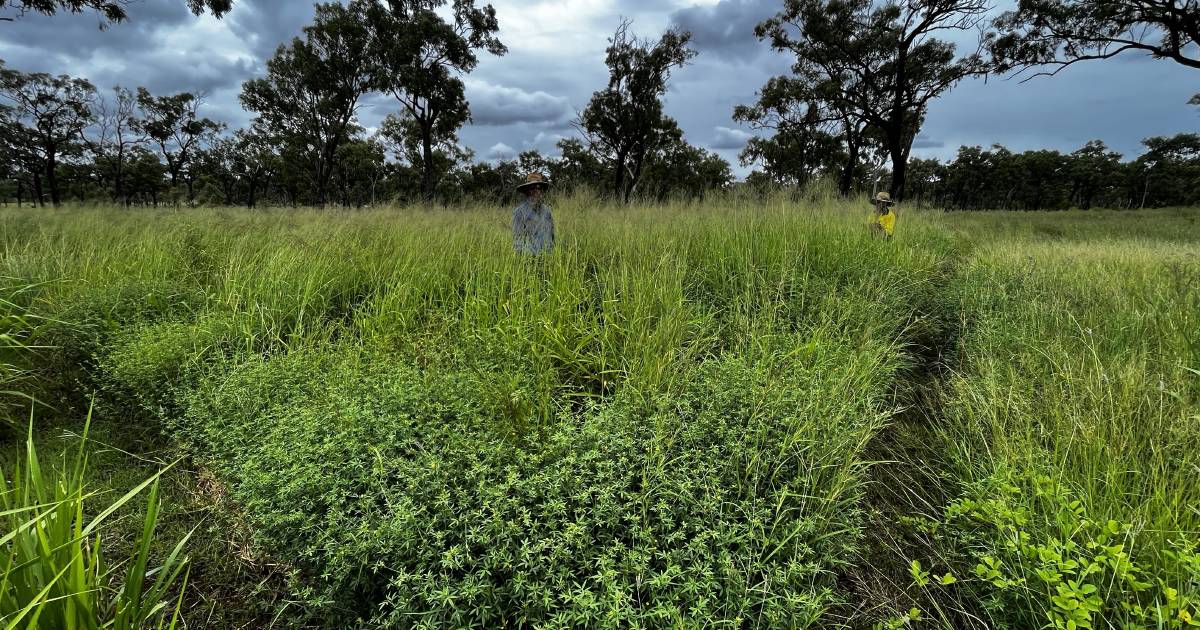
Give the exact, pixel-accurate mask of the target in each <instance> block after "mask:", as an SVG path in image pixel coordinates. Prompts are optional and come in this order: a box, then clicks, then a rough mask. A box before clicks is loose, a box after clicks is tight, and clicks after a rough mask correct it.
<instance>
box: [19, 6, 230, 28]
mask: <svg viewBox="0 0 1200 630" xmlns="http://www.w3.org/2000/svg"><path fill="white" fill-rule="evenodd" d="M129 3H130V2H129V0H0V9H7V10H9V11H11V12H13V13H14V14H15V16H16V17H5V16H0V22H12V21H15V20H16V19H17V18H20V17H23V16H25V15H28V14H30V13H41V14H43V15H56V14H58V13H59V12H63V13H82V12H84V11H95V12H96V13H97V14H98V15H99V16H100V18H101V20H103V22H102V24H104V23H108V22H121V21H123V20H125V18H126V17H128V15H127V13H126V11H125V7H127V6H128V5H129ZM187 7H188V9H190V10H191V12H192V13H194V14H196V15H200V14H202V13H205V12H209V13H212V14H213V15H214V16H216V17H218V18H220V17H222V16H224V15H225V14H226V13H229V11H230V10H232V9H233V0H187Z"/></svg>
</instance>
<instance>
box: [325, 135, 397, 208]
mask: <svg viewBox="0 0 1200 630" xmlns="http://www.w3.org/2000/svg"><path fill="white" fill-rule="evenodd" d="M338 153H339V155H338V160H337V169H336V171H335V173H334V184H335V186H336V189H337V192H338V196H339V197H340V201H341V204H342V207H344V208H349V207H351V206H353V207H356V208H361V207H363V206H365V205H374V204H375V194H376V191H377V189H378V185H379V180H380V178H382V177H383V175H384V171H385V166H386V163H385V162H386V154H385V151H384V148H383V144H382V143H381V142H380V141H379V140H378V139H377V138H366V139H362V138H355V139H352V140H350V141H349V142H346V143H345V144H343V145H342V146H341V147H339V148H338Z"/></svg>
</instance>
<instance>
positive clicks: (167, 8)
mask: <svg viewBox="0 0 1200 630" xmlns="http://www.w3.org/2000/svg"><path fill="white" fill-rule="evenodd" d="M128 14H129V19H127V20H126V21H124V22H121V23H119V24H112V25H109V26H108V27H106V28H101V26H102V23H101V21H100V19H99V17H98V16H97V15H96V14H95V13H90V12H84V13H64V14H61V15H56V16H53V17H51V16H46V15H41V14H29V15H26V16H25V17H23V18H20V19H19V20H17V21H16V22H11V23H3V22H0V46H3V47H5V48H9V47H16V48H28V49H31V50H34V51H36V52H37V53H38V55H40V56H41V57H42V58H43V59H44V62H45V63H47V64H48V63H50V62H51V61H52V60H53V59H59V60H69V59H81V58H82V59H86V58H88V57H91V56H92V55H94V54H97V53H105V52H108V53H114V54H118V53H119V54H136V53H137V52H138V51H139V50H142V49H144V48H146V46H147V43H148V42H149V41H150V40H152V39H153V37H154V34H155V32H156V31H157V30H158V29H160V28H163V27H170V26H175V25H179V24H181V23H183V22H184V21H186V20H189V19H194V18H193V16H192V14H191V13H190V12H188V10H187V7H186V5H184V3H183V2H179V1H177V0H145V1H144V2H138V3H135V4H131V5H129V7H128ZM47 57H48V58H47Z"/></svg>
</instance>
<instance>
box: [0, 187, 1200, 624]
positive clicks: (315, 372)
mask: <svg viewBox="0 0 1200 630" xmlns="http://www.w3.org/2000/svg"><path fill="white" fill-rule="evenodd" d="M505 215H506V211H504V210H502V209H491V208H469V209H458V210H436V211H428V210H421V209H395V210H386V211H384V210H380V211H371V212H366V213H340V212H327V213H321V212H315V211H288V210H276V211H267V212H260V213H250V212H245V211H236V210H218V209H213V210H192V211H181V212H167V211H122V210H115V209H68V210H62V211H47V210H39V211H32V210H26V211H14V210H9V211H5V212H3V213H0V246H2V247H3V251H2V252H0V255H2V258H0V277H3V279H4V284H5V285H6V286H7V287H9V289H7V290H6V295H5V296H0V297H4V298H6V301H4V302H0V305H2V308H4V309H6V310H7V311H8V313H5V315H6V316H8V317H18V316H19V317H22V318H27V317H29V316H33V317H36V318H37V319H36V324H35V325H34V326H32V330H33V332H32V336H31V337H30V338H29V341H30V344H31V345H36V346H44V348H43V349H40V350H37V351H36V354H35V355H33V358H32V360H28V366H27V368H28V370H29V374H27V375H24V379H23V383H24V386H25V387H27V388H28V389H29V391H31V392H33V393H34V394H35V395H36V396H37V397H38V398H39V399H40V400H42V401H43V402H44V403H46V405H45V406H41V407H39V408H37V409H35V410H34V423H35V441H36V442H37V443H38V444H39V445H41V450H42V451H43V452H51V451H62V450H64V449H65V448H70V446H71V445H72V444H74V443H75V441H74V438H72V437H71V436H72V435H73V432H78V431H79V425H80V424H82V419H83V417H84V414H85V412H86V409H87V406H88V405H89V404H90V403H91V401H93V400H94V402H95V412H94V414H93V421H92V429H91V430H92V439H91V446H90V448H91V449H93V450H95V451H96V453H95V454H94V455H93V458H92V463H93V465H92V468H91V471H92V472H91V476H92V477H93V478H91V479H89V480H88V483H89V484H91V486H92V487H94V488H97V489H101V490H104V489H112V490H114V491H117V494H118V496H119V495H120V493H123V491H124V489H128V488H129V487H132V486H133V485H136V484H137V483H138V482H139V481H140V480H142V479H145V478H146V477H147V476H148V475H149V474H153V472H154V471H155V470H157V469H158V468H160V467H161V466H162V465H164V464H165V463H168V462H172V461H175V460H176V459H177V458H180V457H182V458H183V460H182V461H181V462H180V463H179V464H177V465H176V467H175V468H173V469H172V471H171V472H169V473H168V474H167V475H165V476H164V478H163V479H164V481H163V484H162V491H161V494H160V496H161V497H162V498H163V508H162V511H161V516H160V526H159V529H160V534H159V536H158V537H157V540H158V541H159V542H158V543H156V544H157V545H159V547H161V549H159V553H158V555H160V556H161V555H165V554H166V553H167V552H169V550H170V549H171V548H172V546H173V544H174V543H175V541H177V540H178V539H180V538H182V537H183V536H184V535H186V534H187V533H188V532H190V531H191V530H192V528H193V527H196V526H197V524H199V528H198V529H197V531H196V533H195V534H193V536H192V538H191V539H190V540H189V552H190V554H191V556H192V566H191V578H190V581H189V582H188V586H187V589H186V591H185V593H184V596H185V597H184V607H185V609H186V611H185V612H186V614H185V618H186V620H187V624H188V627H228V628H236V627H267V626H270V625H274V626H275V627H328V628H346V627H366V628H391V627H396V628H407V627H444V626H454V627H462V626H488V627H493V626H537V627H579V626H600V627H663V626H671V627H696V626H703V627H809V626H816V627H835V626H845V625H848V626H851V627H871V626H872V625H874V624H879V625H880V626H882V627H905V626H912V625H920V626H922V627H955V628H961V627H981V628H982V627H997V628H1030V627H1043V626H1050V627H1062V628H1075V627H1080V628H1088V627H1096V628H1101V627H1110V626H1111V627H1146V628H1184V627H1188V624H1195V623H1200V622H1194V621H1192V620H1191V615H1197V616H1200V610H1198V609H1197V608H1198V607H1200V549H1198V548H1197V546H1198V545H1200V509H1198V508H1197V505H1200V372H1198V370H1200V211H1197V210H1193V209H1178V210H1162V211H1146V212H1138V213H1132V212H1128V213H1118V212H1106V211H1092V212H1068V213H1054V214H1018V213H971V214H950V215H947V214H942V213H938V212H912V213H904V214H902V216H901V220H900V223H899V227H898V233H897V237H896V238H895V240H893V241H890V242H885V241H881V240H876V239H873V238H872V237H871V235H870V234H869V233H868V231H867V230H866V228H865V221H866V215H867V211H865V210H863V209H862V208H860V207H859V206H856V205H851V204H847V203H844V202H840V201H832V200H826V199H804V200H789V199H782V198H780V199H772V200H768V201H766V202H761V201H750V200H725V201H710V202H708V203H707V204H704V205H690V206H689V205H668V206H656V207H630V208H618V207H608V206H600V205H597V204H595V203H593V202H591V201H589V200H586V199H560V200H558V201H557V202H556V208H555V218H556V223H557V225H558V230H559V236H560V247H559V248H558V250H557V251H556V252H555V253H554V254H553V255H551V256H547V257H544V258H539V259H524V258H520V257H517V256H515V255H514V254H512V253H511V240H510V237H509V234H508V232H507V227H506V225H507V220H506V217H505ZM22 321H24V320H22ZM12 402H13V404H12V407H13V409H14V411H13V413H12V414H11V415H12V417H13V418H14V419H16V421H17V426H16V427H14V428H13V429H12V430H11V431H10V432H9V435H10V436H11V437H8V438H3V439H5V440H7V441H6V442H5V443H0V466H3V467H5V468H7V467H8V465H9V464H8V462H11V461H16V460H18V459H19V458H20V457H21V456H22V453H23V450H22V446H23V441H22V440H21V439H19V438H20V437H21V436H22V435H23V426H24V425H23V422H24V421H25V420H27V418H28V413H29V409H28V405H27V404H25V405H22V404H21V403H20V401H12ZM64 436H65V437H64ZM143 505H144V504H143ZM124 522H126V523H129V524H131V528H132V529H136V528H137V527H140V523H141V520H140V517H139V516H138V513H136V512H133V511H131V513H130V514H129V515H128V516H127V518H125V521H124ZM111 536H112V537H114V538H115V539H116V540H115V541H114V543H113V544H117V545H119V543H120V542H121V537H122V536H123V534H122V531H121V528H120V527H118V528H115V529H114V531H113V533H112V534H111ZM113 544H109V545H108V546H109V548H112V546H113ZM7 614H9V613H8V611H3V610H0V623H5V620H4V617H5V615H7Z"/></svg>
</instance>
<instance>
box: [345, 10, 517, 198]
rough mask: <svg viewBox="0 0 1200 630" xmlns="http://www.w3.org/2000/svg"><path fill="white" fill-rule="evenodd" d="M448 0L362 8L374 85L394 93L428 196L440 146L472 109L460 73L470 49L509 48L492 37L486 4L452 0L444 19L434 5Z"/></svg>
mask: <svg viewBox="0 0 1200 630" xmlns="http://www.w3.org/2000/svg"><path fill="white" fill-rule="evenodd" d="M447 4H449V0H384V1H383V2H371V3H370V4H369V7H368V8H366V9H365V15H366V16H367V19H368V22H369V24H370V28H371V53H372V54H371V56H372V58H373V59H374V60H375V66H374V80H375V84H376V87H377V88H378V89H379V90H380V91H383V92H385V93H389V94H391V95H393V96H394V97H395V98H396V100H397V101H399V103H400V104H401V106H402V107H403V108H404V112H405V114H406V116H405V118H406V119H407V120H409V121H411V125H410V127H411V130H412V131H413V132H414V133H413V134H412V135H414V137H415V140H417V144H418V145H419V147H420V152H419V154H418V156H419V159H417V160H411V161H410V163H411V164H413V165H414V166H416V167H418V168H419V169H420V173H421V194H422V196H423V197H424V199H425V200H426V201H431V200H432V199H433V196H434V190H435V188H436V186H437V177H438V170H439V169H438V165H437V160H438V158H437V156H436V155H435V150H436V147H437V146H438V145H441V144H445V143H447V142H450V143H453V142H455V141H456V134H457V132H458V129H459V128H460V127H462V125H463V124H464V123H465V122H467V120H469V119H470V116H471V110H470V106H469V105H468V103H467V99H466V90H465V86H464V84H463V81H462V79H461V78H460V75H462V74H466V73H469V72H471V71H472V70H474V69H475V66H477V65H478V64H479V58H478V55H477V54H476V51H479V50H484V51H486V52H489V53H491V54H493V55H503V54H504V53H506V52H507V51H508V49H507V48H505V46H504V44H502V43H501V42H500V40H499V38H498V37H497V36H496V34H497V32H498V31H499V30H500V24H499V22H498V21H497V20H496V10H495V9H494V8H493V7H492V5H490V4H488V5H484V6H482V7H477V6H475V0H455V2H454V3H453V6H452V8H451V13H452V17H451V19H450V21H447V20H446V19H445V18H444V17H443V16H442V14H441V13H439V11H438V10H439V9H440V8H441V7H444V6H445V5H447Z"/></svg>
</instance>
